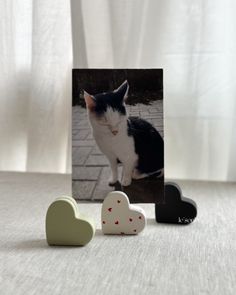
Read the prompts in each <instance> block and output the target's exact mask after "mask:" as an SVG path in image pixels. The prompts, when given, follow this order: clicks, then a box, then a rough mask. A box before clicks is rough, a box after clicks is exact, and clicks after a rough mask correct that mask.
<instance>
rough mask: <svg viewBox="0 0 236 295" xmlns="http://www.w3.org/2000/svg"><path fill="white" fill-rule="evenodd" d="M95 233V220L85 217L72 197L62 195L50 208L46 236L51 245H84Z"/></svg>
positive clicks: (47, 216)
mask: <svg viewBox="0 0 236 295" xmlns="http://www.w3.org/2000/svg"><path fill="white" fill-rule="evenodd" d="M94 233H95V226H94V223H93V221H91V220H90V219H89V218H86V217H83V216H82V215H81V214H80V212H79V209H78V205H77V203H76V201H75V200H74V198H72V197H67V196H65V197H60V198H58V199H56V200H55V201H54V202H53V203H52V204H51V205H50V206H49V208H48V210H47V215H46V237H47V242H48V244H49V245H58V246H84V245H86V244H88V243H89V242H90V241H91V239H92V238H93V236H94Z"/></svg>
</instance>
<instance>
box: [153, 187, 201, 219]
mask: <svg viewBox="0 0 236 295" xmlns="http://www.w3.org/2000/svg"><path fill="white" fill-rule="evenodd" d="M155 211H156V221H157V222H161V223H175V224H190V223H191V222H193V220H194V219H195V217H196V216H197V204H196V203H195V202H194V201H193V200H191V199H189V198H185V197H183V196H182V191H181V188H180V187H179V186H178V185H177V184H176V183H174V182H167V183H165V196H164V202H162V203H160V204H156V205H155Z"/></svg>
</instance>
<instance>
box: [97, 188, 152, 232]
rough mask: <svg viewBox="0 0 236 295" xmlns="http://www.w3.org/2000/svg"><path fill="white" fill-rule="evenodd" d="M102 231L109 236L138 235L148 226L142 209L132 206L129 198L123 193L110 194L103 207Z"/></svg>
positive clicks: (114, 192)
mask: <svg viewBox="0 0 236 295" xmlns="http://www.w3.org/2000/svg"><path fill="white" fill-rule="evenodd" d="M101 223H102V231H103V233H104V234H107V235H109V234H110V235H136V234H138V233H140V232H141V231H142V230H143V229H144V228H145V225H146V216H145V212H144V210H143V209H142V208H140V207H138V206H136V205H130V202H129V198H128V197H127V195H126V194H125V193H123V192H121V191H113V192H110V193H109V194H108V195H107V197H106V198H105V200H104V202H103V205H102V215H101Z"/></svg>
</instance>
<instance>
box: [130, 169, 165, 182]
mask: <svg viewBox="0 0 236 295" xmlns="http://www.w3.org/2000/svg"><path fill="white" fill-rule="evenodd" d="M149 176H155V177H156V178H161V177H163V176H164V168H161V169H159V170H156V171H154V172H150V173H140V172H139V170H138V169H136V168H135V169H134V171H133V174H132V178H133V179H142V178H146V177H149Z"/></svg>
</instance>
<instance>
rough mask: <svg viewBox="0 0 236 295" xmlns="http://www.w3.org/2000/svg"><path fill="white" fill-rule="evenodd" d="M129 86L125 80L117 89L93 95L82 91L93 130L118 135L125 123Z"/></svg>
mask: <svg viewBox="0 0 236 295" xmlns="http://www.w3.org/2000/svg"><path fill="white" fill-rule="evenodd" d="M128 90H129V84H128V81H127V80H126V81H125V82H123V83H122V84H121V85H120V86H119V87H118V88H117V89H115V90H114V91H111V92H104V93H99V94H95V95H91V94H88V93H87V92H86V91H84V99H85V102H86V107H87V110H88V114H89V119H90V122H91V125H92V127H93V129H97V130H98V129H100V130H101V131H104V132H106V131H107V132H111V133H112V134H113V135H116V134H118V132H119V131H120V130H121V126H122V123H124V122H126V120H127V118H126V109H125V99H126V97H127V95H128Z"/></svg>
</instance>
